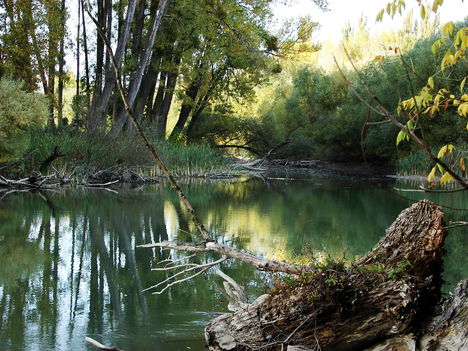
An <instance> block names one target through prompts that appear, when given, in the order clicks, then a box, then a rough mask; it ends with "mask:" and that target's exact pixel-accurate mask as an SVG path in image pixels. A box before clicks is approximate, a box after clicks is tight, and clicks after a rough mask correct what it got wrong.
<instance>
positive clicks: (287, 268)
mask: <svg viewBox="0 0 468 351" xmlns="http://www.w3.org/2000/svg"><path fill="white" fill-rule="evenodd" d="M137 247H142V248H153V247H162V248H164V249H172V250H178V251H188V252H213V253H217V254H220V255H224V256H226V257H228V258H234V259H236V260H239V261H242V262H245V263H248V264H250V265H252V266H254V267H255V268H257V269H258V270H261V271H270V272H283V273H288V274H301V273H304V272H309V271H312V270H313V269H312V267H310V266H302V265H297V264H292V263H288V262H279V261H275V260H270V259H267V258H264V257H258V256H254V255H252V254H249V253H247V252H243V251H241V250H239V249H235V248H233V247H230V246H227V245H224V244H219V243H216V242H207V243H200V244H195V243H188V242H183V241H162V242H160V243H153V244H144V245H138V246H137Z"/></svg>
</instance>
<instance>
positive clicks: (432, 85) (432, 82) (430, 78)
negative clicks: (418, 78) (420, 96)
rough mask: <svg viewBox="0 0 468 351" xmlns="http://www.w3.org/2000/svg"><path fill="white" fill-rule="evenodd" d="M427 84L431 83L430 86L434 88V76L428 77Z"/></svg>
mask: <svg viewBox="0 0 468 351" xmlns="http://www.w3.org/2000/svg"><path fill="white" fill-rule="evenodd" d="M427 84H429V86H430V87H431V88H432V89H434V78H432V77H429V78H428V79H427Z"/></svg>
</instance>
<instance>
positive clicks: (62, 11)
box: [57, 0, 66, 127]
mask: <svg viewBox="0 0 468 351" xmlns="http://www.w3.org/2000/svg"><path fill="white" fill-rule="evenodd" d="M60 21H61V24H62V26H63V28H65V25H66V13H65V0H62V1H61V5H60ZM64 66H65V31H63V33H62V32H61V35H60V48H59V72H58V87H57V89H58V106H57V125H58V126H59V127H61V126H62V124H63V89H64V78H65V77H64V74H65V73H64Z"/></svg>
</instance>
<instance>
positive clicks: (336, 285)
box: [205, 200, 446, 351]
mask: <svg viewBox="0 0 468 351" xmlns="http://www.w3.org/2000/svg"><path fill="white" fill-rule="evenodd" d="M445 236H446V230H445V228H444V223H443V213H442V211H441V209H440V208H439V207H438V206H436V205H434V204H433V203H431V202H429V201H427V200H423V201H419V202H418V203H416V204H414V205H413V206H411V207H410V208H408V209H406V210H404V211H403V212H402V213H401V214H400V215H399V216H398V218H397V219H396V220H395V222H394V223H393V224H392V225H391V227H390V228H389V229H388V230H387V233H386V235H385V237H383V238H382V240H381V241H380V242H379V243H378V245H377V247H376V248H375V249H374V250H372V251H370V252H369V253H368V254H367V255H365V256H364V257H363V258H361V259H360V260H358V261H356V262H355V263H354V264H352V265H351V266H345V265H343V264H341V263H339V262H335V263H331V264H329V265H328V266H326V267H323V268H321V269H320V271H319V272H309V273H305V274H302V275H300V276H298V277H297V279H296V280H295V281H294V282H293V283H292V284H284V285H283V286H279V287H278V288H277V289H276V291H275V292H273V293H271V294H270V295H264V296H262V297H261V298H259V299H257V301H255V302H254V303H252V304H251V305H249V306H248V307H247V308H244V309H241V310H239V311H237V312H235V313H231V314H224V315H221V316H219V317H218V318H216V319H214V320H213V321H211V322H210V323H209V324H208V326H207V327H206V329H205V336H206V340H207V343H208V346H209V348H210V350H216V351H220V350H280V349H283V348H284V347H287V346H293V345H301V346H302V347H307V348H309V349H312V350H322V351H326V350H335V351H340V350H363V349H364V348H366V347H370V346H372V345H373V344H375V343H376V342H379V341H381V340H383V339H386V338H389V337H392V336H396V335H401V334H406V333H409V332H411V331H413V329H414V328H416V327H417V326H418V323H420V322H421V321H422V320H423V318H424V316H425V314H427V313H428V312H430V311H428V307H427V306H435V305H436V302H437V301H438V300H439V298H440V285H441V276H440V273H441V266H442V261H441V258H442V255H443V243H444V239H445Z"/></svg>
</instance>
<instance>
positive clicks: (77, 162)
mask: <svg viewBox="0 0 468 351" xmlns="http://www.w3.org/2000/svg"><path fill="white" fill-rule="evenodd" d="M150 137H151V136H150ZM152 139H153V140H151V142H152V143H153V145H154V147H155V149H156V150H157V152H158V153H159V154H160V156H161V158H162V159H163V160H164V162H165V163H166V165H167V167H168V168H169V170H170V171H171V172H172V173H173V174H174V175H177V176H209V175H216V174H225V173H228V172H229V164H228V161H227V160H226V159H225V158H223V157H222V156H221V155H219V154H218V153H217V152H216V151H215V150H213V149H211V148H209V147H207V146H204V145H188V146H185V145H177V144H172V143H169V142H166V141H161V140H156V138H152ZM55 147H58V152H59V153H60V154H61V155H63V156H61V157H59V158H57V159H56V160H54V161H53V162H52V163H51V166H50V167H49V168H48V170H47V173H56V172H58V173H61V174H70V173H73V174H74V175H86V174H89V173H90V172H95V171H99V170H119V169H126V168H128V169H130V168H131V169H134V170H136V171H138V172H140V173H142V174H144V175H148V176H160V175H161V173H160V171H159V170H158V169H157V168H156V167H155V166H154V163H153V161H152V160H151V156H150V155H149V153H148V151H147V150H146V147H145V145H144V144H143V142H142V141H141V140H140V138H139V137H138V136H136V135H135V136H118V137H113V136H110V135H105V134H96V133H94V134H90V133H83V132H76V131H68V130H63V131H47V130H46V131H40V132H35V133H33V134H32V135H31V142H30V146H29V149H28V150H27V151H26V152H25V153H24V155H28V154H29V155H30V156H28V157H27V159H26V160H25V161H24V162H22V163H21V166H20V167H21V169H20V170H19V171H20V173H24V174H28V173H30V172H32V171H38V170H39V168H40V166H41V164H42V162H44V160H46V159H47V158H48V157H49V156H50V155H51V154H52V152H53V150H54V148H55ZM17 171H18V170H17Z"/></svg>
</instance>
